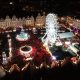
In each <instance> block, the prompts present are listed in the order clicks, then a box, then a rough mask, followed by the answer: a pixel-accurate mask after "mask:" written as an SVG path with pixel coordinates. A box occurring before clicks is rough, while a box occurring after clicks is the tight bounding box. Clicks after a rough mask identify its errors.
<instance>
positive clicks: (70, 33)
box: [59, 32, 74, 38]
mask: <svg viewBox="0 0 80 80" xmlns="http://www.w3.org/2000/svg"><path fill="white" fill-rule="evenodd" d="M73 36H74V34H73V32H65V33H59V37H60V38H71V37H73Z"/></svg>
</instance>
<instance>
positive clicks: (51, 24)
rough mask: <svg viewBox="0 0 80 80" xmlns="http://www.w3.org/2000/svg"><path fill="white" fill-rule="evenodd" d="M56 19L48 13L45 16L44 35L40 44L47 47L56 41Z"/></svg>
mask: <svg viewBox="0 0 80 80" xmlns="http://www.w3.org/2000/svg"><path fill="white" fill-rule="evenodd" d="M57 20H58V18H57V16H56V15H55V14H52V13H49V14H48V15H47V16H46V23H45V25H46V26H45V28H46V33H45V35H44V36H43V37H42V42H43V43H44V44H47V45H53V44H54V43H55V41H56V39H57V36H58V33H57V31H58V28H59V25H58V22H57Z"/></svg>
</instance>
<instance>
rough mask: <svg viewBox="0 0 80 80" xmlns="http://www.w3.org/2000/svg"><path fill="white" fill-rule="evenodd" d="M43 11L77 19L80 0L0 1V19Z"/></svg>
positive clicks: (79, 10) (79, 12) (79, 13)
mask: <svg viewBox="0 0 80 80" xmlns="http://www.w3.org/2000/svg"><path fill="white" fill-rule="evenodd" d="M43 11H45V12H46V13H49V12H53V13H56V14H58V15H61V16H64V15H70V16H78V17H79V15H80V0H75V1H73V0H0V17H5V16H6V15H9V16H10V17H11V16H13V15H16V16H17V17H23V16H27V15H36V14H37V13H38V12H40V13H42V12H43Z"/></svg>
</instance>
